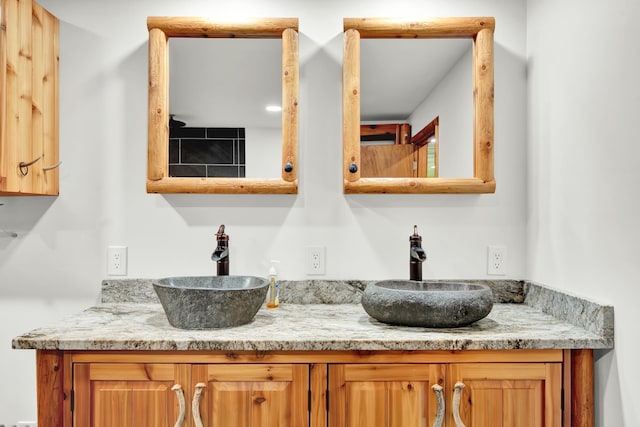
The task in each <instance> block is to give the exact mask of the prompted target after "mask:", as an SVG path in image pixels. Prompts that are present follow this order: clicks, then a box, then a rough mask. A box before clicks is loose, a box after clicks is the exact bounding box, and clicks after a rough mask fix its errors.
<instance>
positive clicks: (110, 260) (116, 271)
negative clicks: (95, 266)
mask: <svg viewBox="0 0 640 427" xmlns="http://www.w3.org/2000/svg"><path fill="white" fill-rule="evenodd" d="M107 274H108V275H109V276H126V275H127V247H126V246H109V247H108V248H107Z"/></svg>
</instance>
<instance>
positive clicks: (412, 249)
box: [409, 225, 427, 281]
mask: <svg viewBox="0 0 640 427" xmlns="http://www.w3.org/2000/svg"><path fill="white" fill-rule="evenodd" d="M425 259H427V254H426V253H425V252H424V249H422V237H421V236H420V235H419V234H418V226H417V225H414V226H413V234H412V235H411V236H409V280H419V281H420V280H422V262H423V261H424V260H425Z"/></svg>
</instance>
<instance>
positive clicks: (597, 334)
mask: <svg viewBox="0 0 640 427" xmlns="http://www.w3.org/2000/svg"><path fill="white" fill-rule="evenodd" d="M481 282H483V283H486V284H489V285H490V286H491V288H492V289H493V290H494V296H495V299H496V304H494V307H493V310H492V311H491V313H490V314H489V316H487V317H486V318H484V319H482V320H480V321H478V322H476V323H474V324H472V325H470V326H468V327H463V328H455V329H429V328H414V327H402V326H390V325H386V324H384V323H380V322H378V321H376V320H375V319H373V318H371V317H369V315H367V313H366V312H365V311H364V310H363V309H362V307H361V306H360V304H358V303H357V301H358V298H359V295H360V294H361V293H362V290H363V289H364V287H365V286H366V282H358V281H348V282H347V281H331V282H327V281H324V282H283V287H282V288H283V293H282V297H283V298H282V299H283V304H282V305H281V306H280V308H278V309H276V310H268V309H266V308H264V307H263V308H261V309H260V311H258V314H257V315H256V317H255V319H254V320H253V321H252V322H251V323H249V324H247V325H243V326H239V327H234V328H226V329H213V330H205V331H191V330H181V329H176V328H173V327H172V326H170V325H169V323H168V321H167V318H166V316H165V314H164V312H163V310H162V307H161V306H160V304H159V303H157V300H155V295H154V294H153V290H152V288H151V286H150V281H148V280H129V281H118V282H112V281H105V282H103V294H102V303H101V304H99V305H97V306H95V307H91V308H89V309H87V310H85V311H83V312H81V313H78V314H76V315H73V316H70V317H67V318H66V319H63V320H61V321H60V322H57V323H56V324H53V325H51V326H48V327H44V328H40V329H36V330H33V331H31V332H29V333H26V334H24V335H22V336H19V337H16V338H15V339H14V340H13V347H14V348H19V349H59V350H223V351H224V350H229V351H242V350H258V351H269V350H280V351H314V350H336V351H339V350H464V349H469V350H511V349H575V348H612V347H613V344H614V339H613V308H612V307H611V306H604V305H600V304H597V303H595V302H592V301H589V300H585V299H582V298H579V297H576V296H571V295H567V294H565V293H562V292H558V291H555V290H552V289H550V288H546V287H544V286H541V285H538V284H534V283H526V282H518V281H499V282H486V281H481ZM149 289H151V291H149ZM284 289H288V290H289V291H288V293H287V292H284ZM325 292H326V293H327V295H332V297H329V296H327V295H325ZM303 302H306V303H303ZM345 302H346V303H345Z"/></svg>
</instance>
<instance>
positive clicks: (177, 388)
mask: <svg viewBox="0 0 640 427" xmlns="http://www.w3.org/2000/svg"><path fill="white" fill-rule="evenodd" d="M171 390H173V391H174V392H175V393H176V397H177V398H178V405H180V414H179V415H178V420H177V421H176V423H175V424H174V427H182V423H183V422H184V414H185V404H184V390H182V386H181V385H180V384H176V385H174V386H173V387H171Z"/></svg>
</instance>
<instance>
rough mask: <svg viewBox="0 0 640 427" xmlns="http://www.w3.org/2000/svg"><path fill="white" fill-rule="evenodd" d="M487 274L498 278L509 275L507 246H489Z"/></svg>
mask: <svg viewBox="0 0 640 427" xmlns="http://www.w3.org/2000/svg"><path fill="white" fill-rule="evenodd" d="M487 274H491V275H497V276H504V275H505V274H507V247H506V246H489V248H488V251H487Z"/></svg>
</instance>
